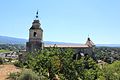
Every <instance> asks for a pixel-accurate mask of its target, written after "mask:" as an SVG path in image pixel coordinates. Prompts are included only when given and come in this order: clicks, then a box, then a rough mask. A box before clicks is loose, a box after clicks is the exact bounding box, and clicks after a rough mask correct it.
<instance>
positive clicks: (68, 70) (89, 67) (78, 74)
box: [24, 47, 102, 80]
mask: <svg viewBox="0 0 120 80" xmlns="http://www.w3.org/2000/svg"><path fill="white" fill-rule="evenodd" d="M73 54H74V51H73V50H72V49H61V48H57V47H54V48H49V49H44V50H42V51H40V52H38V53H34V54H31V53H29V54H28V55H27V57H26V62H25V63H24V64H25V65H24V66H26V68H30V69H32V70H33V71H35V72H36V73H38V75H43V76H45V77H46V78H48V79H53V77H54V76H55V75H56V74H57V75H58V76H59V78H60V79H61V80H81V79H82V80H90V79H93V80H94V79H97V78H98V77H99V76H102V72H101V73H100V71H101V70H100V69H99V67H98V66H97V64H96V62H95V61H94V60H93V59H92V58H90V57H89V56H86V57H82V58H81V59H79V60H73ZM33 56H34V57H33ZM48 74H49V75H48Z"/></svg>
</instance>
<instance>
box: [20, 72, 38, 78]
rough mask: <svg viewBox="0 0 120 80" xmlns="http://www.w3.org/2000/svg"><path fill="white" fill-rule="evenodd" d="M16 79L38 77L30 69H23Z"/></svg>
mask: <svg viewBox="0 0 120 80" xmlns="http://www.w3.org/2000/svg"><path fill="white" fill-rule="evenodd" d="M18 80H39V77H38V76H37V74H35V72H33V71H32V70H25V71H23V72H22V73H21V75H20V76H19V78H18Z"/></svg>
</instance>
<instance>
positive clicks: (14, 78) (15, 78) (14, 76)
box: [7, 72, 20, 80]
mask: <svg viewBox="0 0 120 80" xmlns="http://www.w3.org/2000/svg"><path fill="white" fill-rule="evenodd" d="M8 76H9V77H8V78H7V79H9V80H18V77H19V76H20V73H19V72H16V73H10V74H9V75H8Z"/></svg>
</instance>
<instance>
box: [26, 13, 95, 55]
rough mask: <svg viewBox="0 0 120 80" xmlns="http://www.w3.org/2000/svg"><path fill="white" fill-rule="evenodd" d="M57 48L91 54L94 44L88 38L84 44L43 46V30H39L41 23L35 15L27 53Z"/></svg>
mask: <svg viewBox="0 0 120 80" xmlns="http://www.w3.org/2000/svg"><path fill="white" fill-rule="evenodd" d="M55 46H56V47H58V48H72V49H74V50H75V51H76V52H77V53H84V54H85V53H92V52H93V50H94V47H95V44H94V43H93V42H92V41H91V39H90V38H89V37H88V39H87V41H86V43H85V44H44V42H43V29H42V28H41V23H40V21H39V18H38V12H37V13H36V18H35V20H33V22H32V26H31V27H30V29H29V41H28V42H27V43H26V51H27V52H35V51H38V50H41V49H43V48H49V47H55Z"/></svg>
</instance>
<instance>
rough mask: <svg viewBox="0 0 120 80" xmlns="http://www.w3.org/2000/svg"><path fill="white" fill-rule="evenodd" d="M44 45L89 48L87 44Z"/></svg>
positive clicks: (49, 45) (46, 45) (48, 45)
mask: <svg viewBox="0 0 120 80" xmlns="http://www.w3.org/2000/svg"><path fill="white" fill-rule="evenodd" d="M44 47H60V48H88V47H89V46H88V45H85V44H44Z"/></svg>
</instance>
